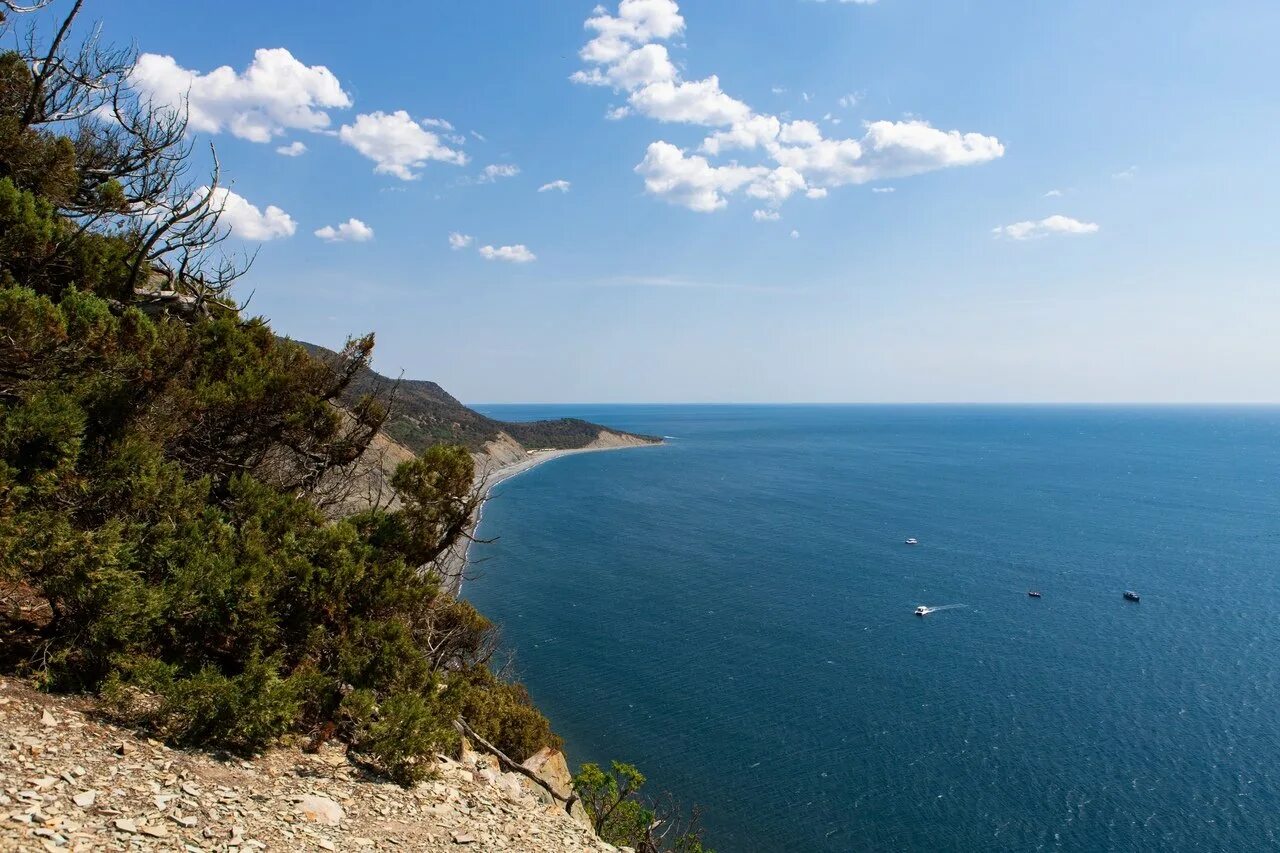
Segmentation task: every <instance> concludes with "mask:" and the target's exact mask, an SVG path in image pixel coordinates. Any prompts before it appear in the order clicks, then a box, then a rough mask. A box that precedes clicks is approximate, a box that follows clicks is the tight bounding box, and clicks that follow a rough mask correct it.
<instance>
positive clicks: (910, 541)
mask: <svg viewBox="0 0 1280 853" xmlns="http://www.w3.org/2000/svg"><path fill="white" fill-rule="evenodd" d="M907 544H908V545H919V544H920V540H919V539H917V538H915V537H914V536H912V537H911V538H909V539H908V540H907Z"/></svg>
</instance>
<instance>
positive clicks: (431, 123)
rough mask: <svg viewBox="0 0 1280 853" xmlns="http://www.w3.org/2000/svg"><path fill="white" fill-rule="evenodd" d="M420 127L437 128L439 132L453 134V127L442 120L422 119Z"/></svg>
mask: <svg viewBox="0 0 1280 853" xmlns="http://www.w3.org/2000/svg"><path fill="white" fill-rule="evenodd" d="M422 125H423V127H438V128H440V129H441V130H447V131H449V132H453V130H454V127H453V125H452V124H450V123H449V122H447V121H445V120H444V119H442V118H424V119H423V120H422Z"/></svg>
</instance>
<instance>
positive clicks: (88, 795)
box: [71, 791, 98, 809]
mask: <svg viewBox="0 0 1280 853" xmlns="http://www.w3.org/2000/svg"><path fill="white" fill-rule="evenodd" d="M97 799H98V792H97V791H81V792H80V793H78V794H76V795H75V796H74V797H72V798H71V802H73V803H75V804H76V805H77V806H79V807H80V808H82V809H87V808H89V807H90V806H92V805H93V803H94V801H95V800H97Z"/></svg>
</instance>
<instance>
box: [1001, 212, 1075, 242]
mask: <svg viewBox="0 0 1280 853" xmlns="http://www.w3.org/2000/svg"><path fill="white" fill-rule="evenodd" d="M1097 232H1098V224H1097V223H1096V222H1081V221H1080V220H1078V219H1072V218H1071V217H1070V216H1061V215H1056V214H1055V215H1054V216H1049V217H1046V218H1044V219H1041V220H1038V221H1031V220H1027V221H1025V222H1015V223H1013V224H1012V225H1001V226H1000V227H998V228H994V229H992V231H991V233H993V234H995V235H996V236H997V237H1008V238H1009V239H1011V240H1035V239H1038V238H1040V237H1048V236H1050V235H1052V234H1096V233H1097Z"/></svg>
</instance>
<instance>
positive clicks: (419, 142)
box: [338, 110, 467, 181]
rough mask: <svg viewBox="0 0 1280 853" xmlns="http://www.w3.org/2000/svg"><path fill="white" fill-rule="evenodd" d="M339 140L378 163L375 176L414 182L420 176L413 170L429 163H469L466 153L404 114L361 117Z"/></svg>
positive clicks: (341, 130) (347, 126) (345, 130)
mask: <svg viewBox="0 0 1280 853" xmlns="http://www.w3.org/2000/svg"><path fill="white" fill-rule="evenodd" d="M338 138H339V139H341V140H342V141H343V142H344V143H345V144H347V145H350V146H351V147H352V148H354V149H356V150H357V151H359V152H360V153H361V154H363V155H364V156H365V157H368V158H369V159H370V160H372V161H373V162H374V163H376V164H377V165H376V166H375V167H374V171H375V172H379V173H382V174H387V175H394V176H396V177H397V178H399V179H400V180H402V181H412V180H415V179H416V178H417V177H418V175H417V173H416V172H415V171H414V170H415V169H420V168H422V167H423V166H425V165H426V164H427V161H429V160H439V161H441V162H444V163H453V164H455V165H458V166H463V165H466V163H467V155H466V154H465V153H463V152H461V151H456V150H454V149H452V148H450V147H448V146H447V145H445V144H444V143H443V142H441V141H440V137H439V136H437V135H436V134H435V133H432V132H431V131H429V130H426V129H425V128H424V127H423V126H422V125H421V124H419V123H418V122H416V121H414V120H413V119H412V118H410V116H409V114H408V113H407V112H405V111H404V110H397V111H396V112H394V113H384V112H373V113H364V114H361V115H358V116H356V119H355V121H354V122H353V123H352V124H346V125H343V126H342V127H341V128H340V129H339V130H338Z"/></svg>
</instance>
